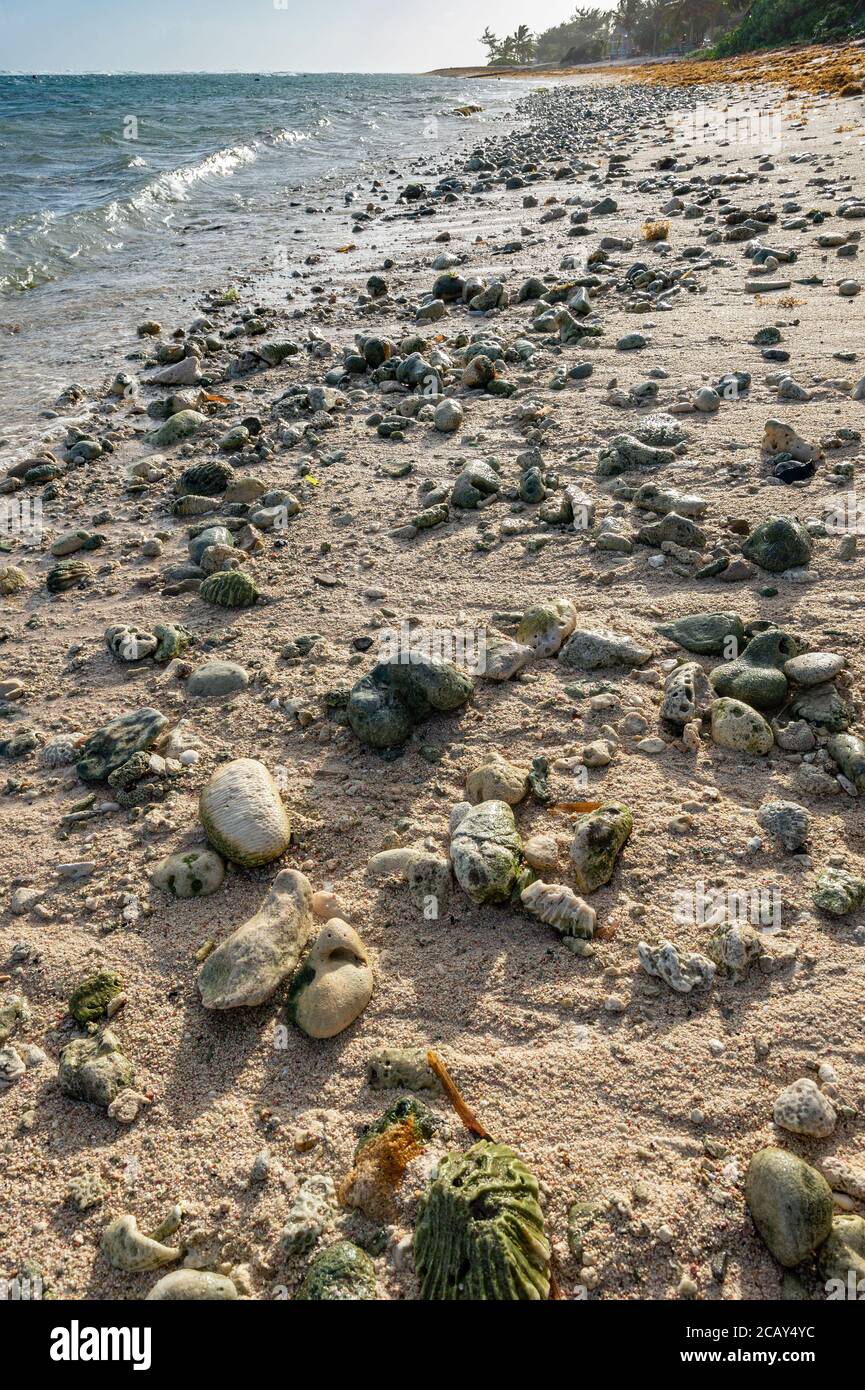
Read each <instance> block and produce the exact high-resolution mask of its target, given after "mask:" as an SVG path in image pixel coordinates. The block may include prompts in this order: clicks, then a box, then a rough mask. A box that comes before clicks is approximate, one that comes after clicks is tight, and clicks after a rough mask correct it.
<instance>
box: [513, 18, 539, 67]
mask: <svg viewBox="0 0 865 1390" xmlns="http://www.w3.org/2000/svg"><path fill="white" fill-rule="evenodd" d="M513 47H514V56H515V58H516V60H517V62H518V63H528V62H529V61H530V60H531V57H532V54H533V52H534V48H535V39H534V35H533V34H532V31H531V29H530V28H529V26H528V25H527V24H521V25H520V27H519V29H517V31H516V33H515V34H514V36H513Z"/></svg>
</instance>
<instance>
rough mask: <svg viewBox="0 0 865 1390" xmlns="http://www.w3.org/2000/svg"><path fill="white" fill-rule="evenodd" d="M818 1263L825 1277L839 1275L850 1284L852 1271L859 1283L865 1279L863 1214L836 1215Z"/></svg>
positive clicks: (835, 1277)
mask: <svg viewBox="0 0 865 1390" xmlns="http://www.w3.org/2000/svg"><path fill="white" fill-rule="evenodd" d="M817 1263H818V1266H819V1269H820V1274H821V1275H822V1277H823V1278H824V1279H827V1280H828V1279H840V1280H841V1281H842V1283H844V1284H847V1283H848V1281H849V1276H850V1273H851V1271H852V1273H853V1276H854V1278H855V1280H856V1283H857V1284H859V1282H860V1280H861V1281H863V1282H865V1221H863V1219H862V1217H861V1216H857V1215H855V1214H854V1213H852V1212H850V1213H845V1214H844V1215H843V1216H836V1217H835V1219H834V1220H833V1222H832V1231H831V1234H830V1235H829V1237H828V1239H827V1240H826V1241H825V1242H824V1243H823V1245H821V1247H820V1253H819V1255H818V1257H817ZM860 1297H861V1294H860Z"/></svg>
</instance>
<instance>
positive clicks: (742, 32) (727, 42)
mask: <svg viewBox="0 0 865 1390" xmlns="http://www.w3.org/2000/svg"><path fill="white" fill-rule="evenodd" d="M862 32H865V0H829V3H828V4H827V3H818V0H618V4H617V5H616V7H615V9H609V10H599V9H595V8H594V6H591V5H578V6H577V7H576V9H575V10H574V12H573V14H572V15H571V17H570V19H566V20H564V21H563V23H561V24H555V25H553V26H552V28H550V29H545V30H543V31H542V32H541V33H538V34H533V33H532V31H531V30H530V28H529V26H528V25H527V24H521V25H520V26H519V28H518V29H516V30H515V31H514V33H513V34H505V35H504V36H503V37H501V38H500V37H499V36H498V35H497V34H495V33H494V32H493V31H492V29H490V27H489V26H487V28H486V29H485V30H484V32H483V34H482V35H481V39H480V42H481V43H482V44H483V46H484V47H485V48H486V50H487V55H488V64H489V66H490V67H515V66H520V65H526V64H529V63H569V64H573V63H590V62H596V61H598V60H599V59H604V58H610V57H637V56H647V55H656V54H661V53H667V52H670V51H671V50H672V51H673V52H678V53H692V52H695V51H698V50H703V51H706V50H707V48H708V47H709V46H710V45H716V47H715V49H714V50H713V52H716V53H717V54H718V55H719V56H721V55H724V54H728V53H740V52H744V51H746V50H750V49H753V48H760V47H770V46H772V44H783V43H788V42H790V41H791V40H795V39H798V40H809V39H816V40H823V39H833V38H845V37H848V36H850V35H853V34H858V33H862Z"/></svg>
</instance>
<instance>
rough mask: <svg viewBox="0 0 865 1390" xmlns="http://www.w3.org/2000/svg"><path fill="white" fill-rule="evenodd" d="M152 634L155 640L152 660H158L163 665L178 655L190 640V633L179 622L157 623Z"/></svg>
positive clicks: (183, 650) (184, 649)
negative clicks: (155, 644)
mask: <svg viewBox="0 0 865 1390" xmlns="http://www.w3.org/2000/svg"><path fill="white" fill-rule="evenodd" d="M153 635H154V637H155V638H156V640H157V647H156V651H155V652H154V653H153V660H154V661H158V662H159V664H160V665H165V663H166V662H168V661H172V660H173V658H174V657H176V656H180V655H181V654H182V653H183V652H185V651H186V648H187V647H188V646H189V644H190V642H191V641H192V633H191V632H190V631H189V629H188V628H185V627H184V626H183V625H182V624H181V623H157V624H156V625H155V627H154V629H153Z"/></svg>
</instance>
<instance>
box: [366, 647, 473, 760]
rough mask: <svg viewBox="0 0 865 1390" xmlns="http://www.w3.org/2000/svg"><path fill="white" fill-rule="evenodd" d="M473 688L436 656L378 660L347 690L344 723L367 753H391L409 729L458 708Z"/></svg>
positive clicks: (463, 675)
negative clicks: (369, 750) (385, 750)
mask: <svg viewBox="0 0 865 1390" xmlns="http://www.w3.org/2000/svg"><path fill="white" fill-rule="evenodd" d="M473 689H474V680H473V679H472V677H471V676H469V675H468V674H467V673H466V672H465V671H461V670H460V668H459V667H458V666H455V665H454V664H453V662H450V661H444V660H442V659H441V658H439V657H435V656H429V657H427V656H423V655H417V656H416V655H415V654H412V656H411V659H410V660H407V661H402V660H394V661H379V662H378V663H377V665H375V666H374V667H373V668H372V670H371V671H370V672H369V674H368V675H366V676H362V677H361V679H360V680H359V681H358V682H357V683H356V684H355V685H354V686H353V687H352V690H351V693H350V695H349V697H348V705H347V710H346V713H347V717H348V722H349V724H350V726H351V728H352V730H353V731H354V733H355V734H356V735H357V737H358V738H359V739H360V741H361V743H365V744H366V746H367V747H368V748H396V747H398V746H399V745H400V744H402V743H405V741H406V739H407V738H408V737H409V734H410V733H411V731H412V729H413V728H414V726H415V724H419V723H420V722H421V720H423V719H426V718H427V717H428V716H429V715H431V714H432V713H433V712H440V713H449V712H450V711H452V710H455V709H457V708H459V706H460V705H464V704H465V702H466V700H468V698H469V696H470V695H471V693H472V691H473Z"/></svg>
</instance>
